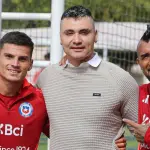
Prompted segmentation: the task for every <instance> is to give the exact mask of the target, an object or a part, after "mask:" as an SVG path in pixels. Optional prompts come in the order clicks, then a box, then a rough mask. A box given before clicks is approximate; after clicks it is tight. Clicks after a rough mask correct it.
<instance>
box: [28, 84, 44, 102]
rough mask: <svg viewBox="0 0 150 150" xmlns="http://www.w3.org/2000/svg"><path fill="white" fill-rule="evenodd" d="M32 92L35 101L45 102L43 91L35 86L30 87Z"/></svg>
mask: <svg viewBox="0 0 150 150" xmlns="http://www.w3.org/2000/svg"><path fill="white" fill-rule="evenodd" d="M30 90H31V91H32V97H33V98H34V99H40V100H42V101H43V100H44V97H43V93H42V90H41V89H39V88H37V87H34V86H33V85H31V86H30Z"/></svg>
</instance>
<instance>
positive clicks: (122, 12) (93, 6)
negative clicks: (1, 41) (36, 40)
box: [2, 0, 150, 28]
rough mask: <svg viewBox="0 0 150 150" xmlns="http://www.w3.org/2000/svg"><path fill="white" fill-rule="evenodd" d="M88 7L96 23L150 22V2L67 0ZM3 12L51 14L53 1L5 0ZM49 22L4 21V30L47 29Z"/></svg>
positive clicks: (130, 0) (67, 2) (148, 0)
mask: <svg viewBox="0 0 150 150" xmlns="http://www.w3.org/2000/svg"><path fill="white" fill-rule="evenodd" d="M73 5H83V6H86V7H88V8H89V9H90V10H91V11H92V14H93V16H94V19H95V21H108V22H116V21H126V22H149V16H150V0H65V8H68V7H70V6H73ZM3 12H34V13H35V12H47V13H48V12H51V0H3ZM49 25H50V22H48V21H5V20H4V21H3V24H2V27H3V28H28V27H30V28H31V27H47V26H49Z"/></svg>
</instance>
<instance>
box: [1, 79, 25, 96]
mask: <svg viewBox="0 0 150 150" xmlns="http://www.w3.org/2000/svg"><path fill="white" fill-rule="evenodd" d="M21 86H22V82H9V81H6V80H4V79H3V80H2V79H1V78H0V94H2V95H5V96H16V95H17V94H18V93H19V91H20V88H21Z"/></svg>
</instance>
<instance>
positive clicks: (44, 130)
mask: <svg viewBox="0 0 150 150" xmlns="http://www.w3.org/2000/svg"><path fill="white" fill-rule="evenodd" d="M49 128H50V124H49V118H48V117H47V120H46V122H45V125H44V127H43V131H42V132H43V133H44V134H45V135H46V136H47V137H48V138H49Z"/></svg>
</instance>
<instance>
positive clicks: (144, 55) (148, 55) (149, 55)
mask: <svg viewBox="0 0 150 150" xmlns="http://www.w3.org/2000/svg"><path fill="white" fill-rule="evenodd" d="M149 58H150V54H148V53H145V54H143V55H141V59H142V60H146V59H149Z"/></svg>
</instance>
